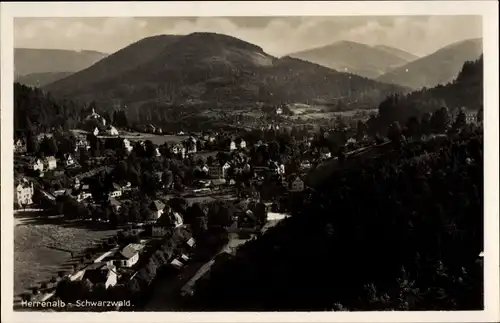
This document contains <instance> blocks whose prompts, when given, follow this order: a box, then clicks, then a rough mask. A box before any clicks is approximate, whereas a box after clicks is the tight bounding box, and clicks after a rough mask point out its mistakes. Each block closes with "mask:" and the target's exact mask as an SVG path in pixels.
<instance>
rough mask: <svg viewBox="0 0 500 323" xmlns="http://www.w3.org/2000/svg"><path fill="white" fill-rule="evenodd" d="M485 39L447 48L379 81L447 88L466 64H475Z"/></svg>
mask: <svg viewBox="0 0 500 323" xmlns="http://www.w3.org/2000/svg"><path fill="white" fill-rule="evenodd" d="M482 48H483V43H482V39H480V38H478V39H468V40H464V41H461V42H458V43H454V44H451V45H448V46H446V47H444V48H442V49H440V50H438V51H436V52H434V53H433V54H430V55H428V56H425V57H422V58H420V59H417V60H415V61H413V62H410V63H408V64H406V65H403V66H400V67H398V68H396V69H394V70H392V71H390V72H388V73H386V74H384V75H382V76H380V77H378V78H377V80H378V81H380V82H384V83H391V84H399V85H402V86H407V87H410V88H413V89H420V88H423V87H433V86H436V85H438V84H446V83H448V82H451V81H452V80H453V79H455V78H456V77H457V75H458V73H459V72H460V69H461V68H462V65H463V64H464V62H466V61H472V60H476V59H477V58H478V57H479V56H480V55H481V54H482V51H483V49H482Z"/></svg>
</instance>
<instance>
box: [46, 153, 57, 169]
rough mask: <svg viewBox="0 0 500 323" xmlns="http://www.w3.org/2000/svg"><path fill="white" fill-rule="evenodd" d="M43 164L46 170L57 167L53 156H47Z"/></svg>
mask: <svg viewBox="0 0 500 323" xmlns="http://www.w3.org/2000/svg"><path fill="white" fill-rule="evenodd" d="M45 166H46V169H47V170H51V169H55V168H57V159H56V158H55V157H54V156H49V157H46V158H45Z"/></svg>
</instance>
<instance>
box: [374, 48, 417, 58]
mask: <svg viewBox="0 0 500 323" xmlns="http://www.w3.org/2000/svg"><path fill="white" fill-rule="evenodd" d="M373 48H376V49H378V50H382V51H386V52H388V53H390V54H392V55H395V56H398V57H400V58H402V59H404V60H406V61H407V62H411V61H414V60H416V59H418V58H419V57H418V56H417V55H414V54H411V53H408V52H407V51H404V50H402V49H399V48H395V47H391V46H386V45H375V46H373Z"/></svg>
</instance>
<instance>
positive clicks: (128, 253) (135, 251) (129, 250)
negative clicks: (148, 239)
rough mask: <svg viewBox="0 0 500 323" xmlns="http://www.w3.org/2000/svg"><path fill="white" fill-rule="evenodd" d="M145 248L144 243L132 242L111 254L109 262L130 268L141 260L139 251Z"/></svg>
mask: <svg viewBox="0 0 500 323" xmlns="http://www.w3.org/2000/svg"><path fill="white" fill-rule="evenodd" d="M143 248H144V245H143V244H140V243H130V244H128V245H127V246H126V247H125V248H123V249H122V250H120V251H119V252H117V253H115V254H114V255H113V256H111V259H110V261H109V262H108V264H109V263H112V264H114V265H115V266H117V267H127V268H130V267H132V266H133V265H135V264H136V263H137V261H138V260H139V252H140V251H141V250H142V249H143Z"/></svg>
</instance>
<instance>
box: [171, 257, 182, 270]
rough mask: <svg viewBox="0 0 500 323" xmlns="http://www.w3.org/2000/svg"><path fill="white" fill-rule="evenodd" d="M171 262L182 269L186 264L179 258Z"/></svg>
mask: <svg viewBox="0 0 500 323" xmlns="http://www.w3.org/2000/svg"><path fill="white" fill-rule="evenodd" d="M170 264H171V265H172V266H173V267H175V268H177V269H181V268H182V267H183V266H184V264H183V263H182V262H181V261H180V260H179V259H174V260H172V261H171V262H170Z"/></svg>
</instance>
